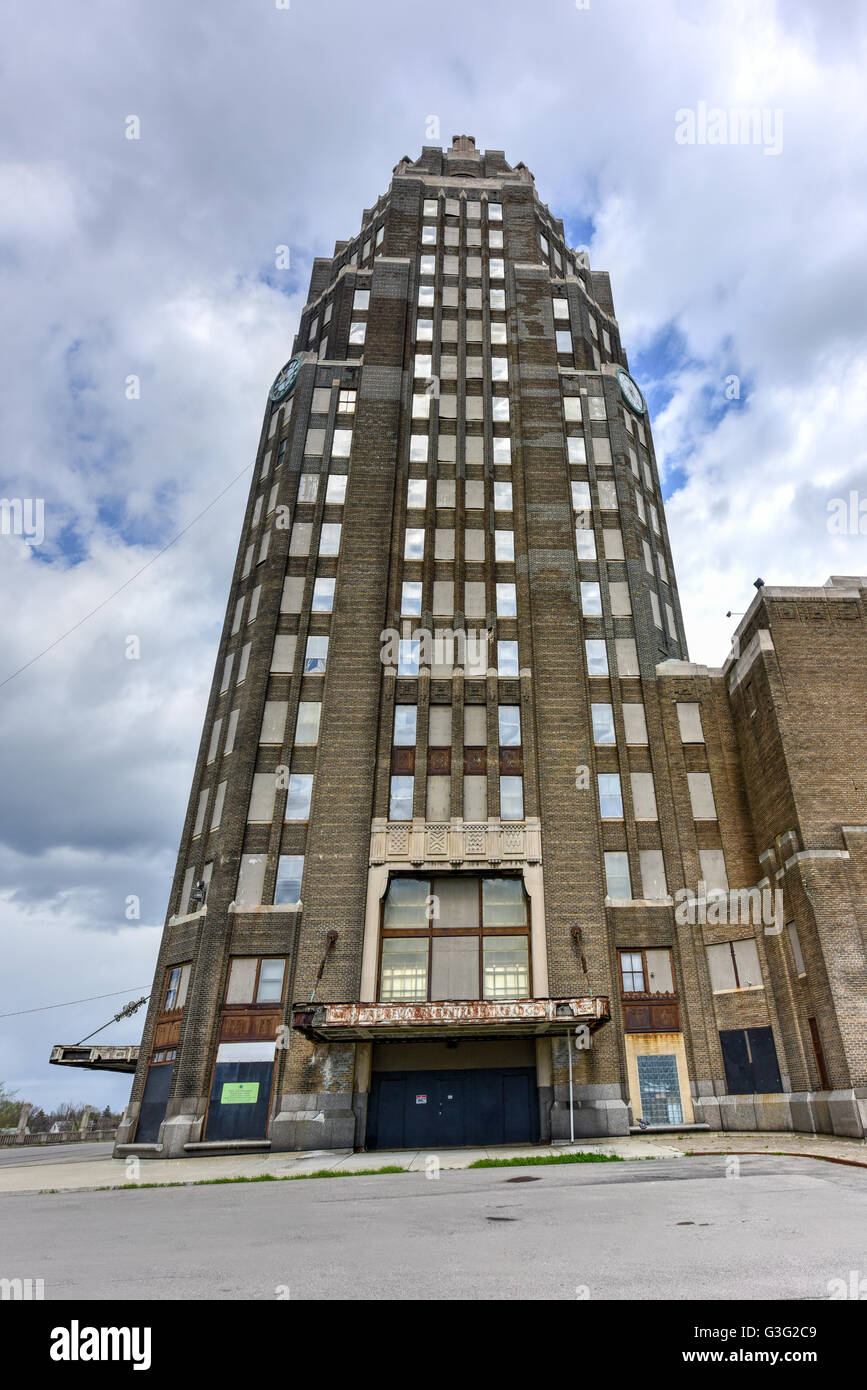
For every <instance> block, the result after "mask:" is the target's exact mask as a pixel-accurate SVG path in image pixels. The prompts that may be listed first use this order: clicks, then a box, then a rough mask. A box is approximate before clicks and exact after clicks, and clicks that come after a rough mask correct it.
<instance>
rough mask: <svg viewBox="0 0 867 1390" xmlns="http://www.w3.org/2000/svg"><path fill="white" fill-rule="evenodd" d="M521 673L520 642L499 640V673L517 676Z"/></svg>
mask: <svg viewBox="0 0 867 1390" xmlns="http://www.w3.org/2000/svg"><path fill="white" fill-rule="evenodd" d="M519 674H520V668H519V666H518V644H517V642H498V643H497V675H499V676H517V675H519Z"/></svg>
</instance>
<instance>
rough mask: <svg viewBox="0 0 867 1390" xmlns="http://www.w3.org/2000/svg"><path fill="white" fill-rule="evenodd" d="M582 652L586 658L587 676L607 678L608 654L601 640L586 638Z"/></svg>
mask: <svg viewBox="0 0 867 1390" xmlns="http://www.w3.org/2000/svg"><path fill="white" fill-rule="evenodd" d="M584 652H585V655H586V657H587V674H588V676H607V675H608V653H607V651H606V649H605V642H604V641H603V640H602V639H601V638H596V637H592V638H587V639H586V640H585V642H584Z"/></svg>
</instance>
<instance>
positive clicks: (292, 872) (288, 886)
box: [274, 854, 304, 903]
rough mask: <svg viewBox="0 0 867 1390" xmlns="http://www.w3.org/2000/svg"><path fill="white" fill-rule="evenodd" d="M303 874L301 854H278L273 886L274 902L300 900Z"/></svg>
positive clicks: (295, 901)
mask: <svg viewBox="0 0 867 1390" xmlns="http://www.w3.org/2000/svg"><path fill="white" fill-rule="evenodd" d="M303 874H304V855H303V854H281V855H280V858H279V860H278V861H277V883H276V886H275V888H274V901H275V903H297V902H300V901H301V879H302V876H303Z"/></svg>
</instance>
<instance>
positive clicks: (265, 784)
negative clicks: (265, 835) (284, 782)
mask: <svg viewBox="0 0 867 1390" xmlns="http://www.w3.org/2000/svg"><path fill="white" fill-rule="evenodd" d="M276 790H277V786H276V782H275V780H274V773H273V772H256V773H254V774H253V787H252V790H251V792H250V804H249V806H248V808H247V820H248V821H257V822H267V821H270V820H273V819H274V796H275V793H276Z"/></svg>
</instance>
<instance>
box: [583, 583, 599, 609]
mask: <svg viewBox="0 0 867 1390" xmlns="http://www.w3.org/2000/svg"><path fill="white" fill-rule="evenodd" d="M581 612H582V613H583V614H584V616H585V618H586V617H594V616H599V615H601V613H602V590H601V589H600V587H599V585H598V584H597V583H595V582H593V583H590V582H585V581H584V580H582V581H581Z"/></svg>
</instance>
